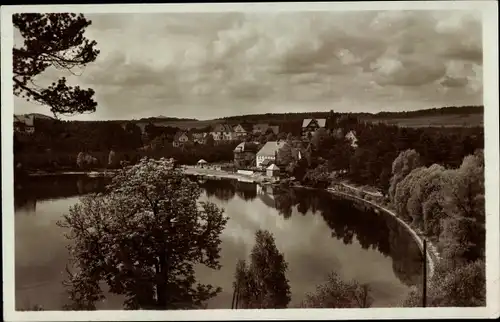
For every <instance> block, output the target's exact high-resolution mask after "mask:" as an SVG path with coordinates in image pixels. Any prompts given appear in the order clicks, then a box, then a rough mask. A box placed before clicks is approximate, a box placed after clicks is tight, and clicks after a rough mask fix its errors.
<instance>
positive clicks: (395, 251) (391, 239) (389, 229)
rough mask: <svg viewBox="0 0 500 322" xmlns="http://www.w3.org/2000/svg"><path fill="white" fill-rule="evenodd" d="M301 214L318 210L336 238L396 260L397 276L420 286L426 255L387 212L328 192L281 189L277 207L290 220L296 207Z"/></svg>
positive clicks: (394, 265)
mask: <svg viewBox="0 0 500 322" xmlns="http://www.w3.org/2000/svg"><path fill="white" fill-rule="evenodd" d="M295 205H297V211H298V212H300V213H301V214H306V213H308V212H312V213H314V212H316V211H318V212H319V213H320V214H321V216H322V217H323V219H324V220H325V222H326V223H327V224H328V226H329V227H330V228H331V230H332V237H335V238H337V239H338V240H342V241H343V242H344V243H345V244H351V243H352V242H353V240H354V237H356V240H357V241H358V242H359V244H360V245H361V247H362V248H363V249H374V250H377V251H378V252H380V253H381V254H383V255H385V256H390V257H391V258H392V260H393V269H394V273H395V274H396V276H398V278H399V279H400V280H401V281H402V282H403V283H405V284H406V285H415V284H416V283H420V280H419V279H420V278H421V266H422V265H421V263H422V255H421V252H420V249H419V247H418V245H417V244H416V243H415V241H414V240H413V238H412V236H411V235H410V234H409V232H408V231H407V230H406V228H405V227H403V226H402V225H401V224H400V223H399V222H397V221H396V220H394V218H392V217H390V216H389V215H386V214H384V213H380V214H378V213H376V212H375V211H374V210H373V209H371V208H369V207H366V206H364V205H361V204H356V203H354V202H352V201H350V200H345V199H341V198H337V197H335V196H333V195H331V194H330V193H328V192H326V191H319V190H307V189H297V190H292V189H280V190H279V192H278V195H277V197H276V207H277V208H279V209H278V210H279V212H280V213H281V214H283V216H284V217H285V218H290V217H291V214H292V209H293V206H295Z"/></svg>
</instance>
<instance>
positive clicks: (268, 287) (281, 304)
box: [235, 230, 291, 309]
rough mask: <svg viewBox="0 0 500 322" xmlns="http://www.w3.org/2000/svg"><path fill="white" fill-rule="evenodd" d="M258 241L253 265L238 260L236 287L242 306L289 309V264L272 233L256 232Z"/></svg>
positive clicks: (251, 259)
mask: <svg viewBox="0 0 500 322" xmlns="http://www.w3.org/2000/svg"><path fill="white" fill-rule="evenodd" d="M255 241H256V244H255V246H254V247H253V249H252V253H251V255H250V264H249V265H248V266H247V265H246V263H245V261H239V262H238V265H237V270H236V276H235V278H236V281H235V287H238V288H237V290H238V295H239V296H238V303H240V304H241V305H239V307H240V308H261V309H263V308H269V309H270V308H272V309H278V308H286V307H287V305H288V303H289V302H290V299H291V297H290V285H289V284H288V280H287V278H286V276H285V273H286V270H287V267H288V264H287V263H286V262H285V259H284V256H283V254H282V253H280V252H279V250H278V249H277V247H276V244H275V242H274V237H273V235H272V234H271V233H270V232H269V231H263V230H259V231H257V233H256V234H255Z"/></svg>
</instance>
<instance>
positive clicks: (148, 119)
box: [137, 115, 198, 123]
mask: <svg viewBox="0 0 500 322" xmlns="http://www.w3.org/2000/svg"><path fill="white" fill-rule="evenodd" d="M167 121H174V122H175V121H179V122H183V121H198V120H197V119H190V118H179V117H167V116H163V115H160V116H153V117H146V118H142V119H140V120H138V121H137V122H153V123H154V122H167Z"/></svg>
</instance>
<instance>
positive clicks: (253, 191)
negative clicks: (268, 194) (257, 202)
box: [236, 181, 257, 201]
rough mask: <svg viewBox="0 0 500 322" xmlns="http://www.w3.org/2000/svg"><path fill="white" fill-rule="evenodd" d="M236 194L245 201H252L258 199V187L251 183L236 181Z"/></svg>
mask: <svg viewBox="0 0 500 322" xmlns="http://www.w3.org/2000/svg"><path fill="white" fill-rule="evenodd" d="M236 193H237V194H238V196H239V197H240V198H241V199H243V200H245V201H252V200H254V199H255V198H257V185H256V184H255V183H249V182H239V181H236Z"/></svg>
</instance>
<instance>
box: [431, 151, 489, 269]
mask: <svg viewBox="0 0 500 322" xmlns="http://www.w3.org/2000/svg"><path fill="white" fill-rule="evenodd" d="M447 174H448V176H447V178H446V183H445V184H444V185H443V195H444V196H443V202H442V205H443V209H444V212H445V213H446V215H447V217H448V218H447V219H446V220H445V221H444V222H443V229H442V234H441V236H440V244H441V246H443V247H444V253H445V256H446V257H447V258H448V259H449V260H450V261H453V262H454V263H455V264H456V265H459V264H461V263H464V262H465V263H467V262H470V261H474V260H476V259H481V258H484V256H485V253H484V252H485V237H486V228H485V205H484V157H483V153H482V151H478V152H477V153H476V154H474V155H471V156H467V157H465V158H464V160H463V162H462V165H461V166H460V168H458V169H456V170H451V171H447Z"/></svg>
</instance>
